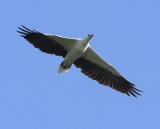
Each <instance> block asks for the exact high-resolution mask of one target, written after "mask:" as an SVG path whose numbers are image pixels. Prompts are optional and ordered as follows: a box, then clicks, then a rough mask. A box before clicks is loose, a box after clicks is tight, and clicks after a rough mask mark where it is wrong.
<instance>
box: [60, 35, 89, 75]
mask: <svg viewBox="0 0 160 129" xmlns="http://www.w3.org/2000/svg"><path fill="white" fill-rule="evenodd" d="M91 38H92V36H87V37H85V38H83V39H79V40H77V42H75V43H74V45H73V46H72V47H71V49H70V50H69V51H68V53H67V55H66V57H65V59H64V61H63V62H62V63H61V65H60V66H59V68H58V72H59V73H60V74H61V73H63V72H68V69H69V68H70V66H71V65H72V63H73V62H75V61H76V60H77V59H78V58H79V57H81V56H82V54H83V53H84V52H85V51H86V50H87V48H88V46H89V40H90V39H91ZM67 66H68V67H67Z"/></svg>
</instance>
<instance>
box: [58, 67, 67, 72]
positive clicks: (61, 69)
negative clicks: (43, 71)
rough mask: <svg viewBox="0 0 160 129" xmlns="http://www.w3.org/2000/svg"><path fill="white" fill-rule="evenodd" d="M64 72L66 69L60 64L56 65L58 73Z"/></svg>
mask: <svg viewBox="0 0 160 129" xmlns="http://www.w3.org/2000/svg"><path fill="white" fill-rule="evenodd" d="M64 72H68V69H64V68H62V66H61V65H60V66H59V67H58V73H59V74H62V73H64Z"/></svg>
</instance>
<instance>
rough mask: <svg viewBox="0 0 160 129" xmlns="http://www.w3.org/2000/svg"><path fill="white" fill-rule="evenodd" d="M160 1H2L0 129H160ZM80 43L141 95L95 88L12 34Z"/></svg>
mask: <svg viewBox="0 0 160 129" xmlns="http://www.w3.org/2000/svg"><path fill="white" fill-rule="evenodd" d="M159 5H160V1H158V0H80V1H76V0H46V1H40V0H27V1H22V0H14V1H7V0H1V2H0V16H1V20H0V23H1V24H0V28H1V29H0V33H1V47H0V60H1V63H0V78H1V79H0V128H1V129H107V128H108V129H151V128H153V129H159V128H160V125H159V117H160V111H159V109H160V101H159V98H160V93H159V91H160V82H159V80H160V68H159V66H160V8H159ZM21 24H23V25H25V26H26V27H28V28H30V29H36V30H38V31H40V32H42V33H48V34H57V35H61V36H66V37H72V38H83V37H85V36H86V35H87V34H89V33H93V34H94V37H93V38H92V40H91V42H90V45H91V46H92V48H93V49H94V50H95V51H96V52H97V53H98V54H99V55H100V56H102V57H103V58H104V59H105V60H106V61H107V62H109V63H110V64H112V65H113V66H114V67H115V68H116V69H117V70H118V71H119V72H120V73H121V74H122V75H123V76H124V77H125V78H126V79H128V80H129V81H131V82H132V83H134V84H136V87H137V88H138V89H140V90H142V91H144V92H143V93H142V96H140V97H138V98H134V97H128V96H127V95H125V94H121V93H119V92H117V91H114V90H112V89H111V88H108V87H104V86H102V85H99V84H98V83H97V82H96V81H92V80H91V79H89V78H88V77H86V76H84V75H83V74H81V72H80V69H76V68H75V66H72V67H71V69H70V70H69V72H68V73H67V74H62V75H59V74H58V72H57V68H58V66H59V64H60V63H61V62H62V61H63V59H62V58H61V57H56V56H55V55H49V54H45V53H42V52H40V51H39V50H38V49H35V48H34V47H33V46H32V45H31V44H29V43H28V42H27V41H26V40H24V39H23V38H21V37H20V36H19V34H18V33H17V32H16V30H18V29H17V27H19V26H20V25H21Z"/></svg>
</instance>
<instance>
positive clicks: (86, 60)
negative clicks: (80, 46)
mask: <svg viewBox="0 0 160 129" xmlns="http://www.w3.org/2000/svg"><path fill="white" fill-rule="evenodd" d="M74 65H75V66H76V67H77V68H81V72H82V73H84V74H85V75H87V76H88V77H89V78H92V79H93V80H96V81H98V82H99V83H100V84H103V85H105V86H109V87H111V88H112V89H115V90H117V91H119V92H121V93H125V94H127V95H128V96H130V94H131V95H133V96H135V97H136V94H137V95H140V94H139V93H138V92H141V91H140V90H138V89H136V88H135V86H134V84H132V83H130V82H129V81H127V80H126V79H125V78H124V77H123V76H122V75H121V74H120V73H119V72H118V71H117V70H116V69H114V68H113V67H112V66H111V65H109V64H108V63H107V62H105V61H104V60H103V59H102V58H101V57H99V56H98V55H97V54H96V53H95V52H94V51H93V50H92V49H91V48H90V47H88V49H87V50H86V52H85V53H84V54H83V55H82V57H81V58H79V59H78V60H76V61H75V62H74Z"/></svg>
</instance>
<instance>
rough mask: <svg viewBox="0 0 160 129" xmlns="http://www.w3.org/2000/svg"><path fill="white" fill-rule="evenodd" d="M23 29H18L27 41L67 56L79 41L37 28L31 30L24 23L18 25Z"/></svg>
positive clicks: (50, 52) (47, 50)
mask: <svg viewBox="0 0 160 129" xmlns="http://www.w3.org/2000/svg"><path fill="white" fill-rule="evenodd" d="M18 28H19V29H20V30H21V31H17V32H19V33H21V34H23V35H21V36H22V37H24V38H25V39H26V40H27V41H29V42H30V43H31V44H33V46H34V47H36V48H39V49H40V50H41V51H42V52H46V53H49V54H55V55H57V56H62V57H65V56H66V54H67V52H68V51H69V50H70V49H71V48H72V46H73V45H74V44H75V43H76V42H77V41H78V39H71V38H65V37H61V36H58V35H49V34H43V33H40V32H38V31H36V30H30V29H28V28H26V27H25V26H23V25H22V28H20V27H18Z"/></svg>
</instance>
